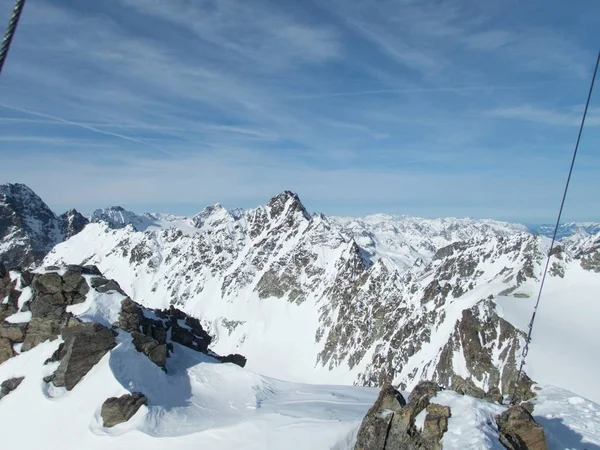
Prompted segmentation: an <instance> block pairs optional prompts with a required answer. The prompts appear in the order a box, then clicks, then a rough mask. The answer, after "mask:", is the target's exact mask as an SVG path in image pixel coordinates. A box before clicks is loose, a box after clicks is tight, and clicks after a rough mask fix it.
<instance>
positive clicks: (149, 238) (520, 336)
mask: <svg viewBox="0 0 600 450" xmlns="http://www.w3.org/2000/svg"><path fill="white" fill-rule="evenodd" d="M595 239H596V238H595V237H586V239H585V240H583V241H582V240H576V241H565V242H564V243H563V245H562V246H561V247H559V248H558V249H557V250H556V251H555V252H554V255H553V257H552V261H551V271H550V278H551V279H552V280H558V283H566V282H570V281H567V280H570V279H571V278H572V277H575V276H579V275H578V274H579V273H580V272H581V271H583V272H584V273H587V274H590V275H592V276H596V275H595V274H596V272H595V270H594V268H595V267H596V258H597V257H598V249H597V247H596V246H595V244H594V242H596V240H595ZM84 242H85V245H84V244H83V243H84ZM548 245H549V242H548V239H547V238H545V237H543V236H534V235H532V234H531V233H529V232H528V231H527V230H525V229H524V227H522V226H519V225H513V224H506V223H502V222H494V221H475V220H469V219H465V220H457V219H444V220H430V221H419V220H417V219H397V218H395V219H390V220H389V221H387V222H381V221H378V220H376V219H373V218H371V219H366V220H362V219H360V220H359V219H340V218H334V217H333V218H332V217H327V216H324V215H322V214H309V213H308V212H307V210H306V208H305V207H304V206H303V205H302V203H301V201H300V199H299V198H298V196H297V195H295V194H293V193H291V192H284V193H282V194H280V195H278V196H276V197H274V198H273V199H271V200H270V201H269V202H268V203H267V204H266V205H265V206H261V207H258V208H255V209H252V210H245V211H237V212H236V213H235V214H232V213H230V212H228V211H227V210H225V209H224V208H222V207H221V206H220V205H215V206H213V207H209V208H207V209H206V210H205V211H203V212H202V213H201V214H199V215H198V216H196V217H195V218H194V219H193V221H187V222H185V223H183V224H182V222H181V219H171V220H169V221H163V222H160V220H157V222H156V223H155V225H154V226H152V227H148V228H147V229H146V231H145V232H140V231H136V229H135V228H133V227H124V228H118V229H114V228H111V227H110V226H109V225H107V224H101V223H100V224H90V225H89V226H88V227H86V229H85V230H84V232H83V233H82V234H80V235H77V236H75V237H74V238H72V239H70V240H69V241H68V242H66V243H64V244H61V245H59V246H57V247H56V248H55V249H54V250H53V251H52V252H51V253H50V254H49V255H48V256H47V258H46V263H47V264H54V263H59V262H60V263H67V262H71V263H72V262H78V263H93V264H97V265H98V266H99V267H101V269H102V270H103V271H106V272H107V273H108V274H109V275H110V276H111V277H113V278H115V279H117V280H118V281H119V283H121V284H122V285H123V286H126V289H127V290H128V291H131V292H135V293H136V296H139V297H140V298H143V299H144V302H145V304H147V305H149V306H151V307H160V308H164V307H168V306H169V305H170V304H173V305H176V306H177V307H179V308H181V309H183V310H184V311H186V313H188V314H190V315H193V316H197V317H202V318H203V320H204V321H203V325H204V326H205V328H206V329H207V331H208V332H209V333H210V334H211V335H212V336H214V337H215V341H214V342H215V345H216V348H217V349H218V348H220V346H221V345H223V346H225V347H229V348H237V349H238V350H239V351H240V352H241V353H244V354H247V355H248V356H249V358H250V361H251V363H250V364H251V365H252V364H257V365H256V366H253V368H255V369H256V370H259V371H262V372H266V373H267V374H269V375H273V376H278V377H281V378H286V377H292V379H294V378H293V377H294V376H295V377H297V378H295V379H303V380H308V381H313V380H314V381H319V382H344V383H349V382H351V383H356V384H360V385H366V386H380V385H381V384H383V383H384V382H393V383H395V384H396V385H399V386H400V387H401V388H403V389H410V388H411V387H412V386H414V385H416V384H417V383H418V382H419V380H422V379H430V380H434V381H436V382H438V383H440V384H442V385H451V384H452V383H453V382H454V381H455V379H458V377H460V378H464V379H469V380H472V381H473V382H474V383H475V385H476V386H477V387H478V388H480V389H484V390H489V389H492V388H498V389H499V390H500V391H501V392H503V393H507V389H508V386H509V385H510V383H511V381H512V380H513V379H514V376H515V374H516V364H517V362H518V361H517V359H518V356H519V355H520V352H521V349H522V345H523V340H524V332H523V329H519V327H518V326H517V325H515V324H514V323H511V322H510V321H508V320H506V319H505V318H504V317H503V313H502V309H499V308H498V307H497V304H496V299H497V298H502V299H509V300H510V299H512V301H515V302H522V301H525V300H522V299H528V298H531V297H532V296H533V295H534V293H535V290H536V288H537V283H538V282H539V279H540V276H541V271H542V269H543V263H544V261H545V254H546V253H547V251H548ZM586 276H588V275H586ZM561 280H565V281H561ZM588 295H589V294H588ZM257 330H260V331H257ZM284 330H285V331H284ZM286 334H292V335H293V336H294V339H290V338H288V337H285V335H286ZM283 342H285V344H283ZM265 353H267V354H269V355H270V356H271V357H273V358H274V359H277V360H282V359H283V360H285V361H286V367H287V369H285V370H284V371H281V369H280V368H274V367H272V366H269V365H268V364H269V363H268V361H267V358H266V357H265V356H264V354H265ZM290 355H294V356H293V357H290ZM311 377H313V378H311Z"/></svg>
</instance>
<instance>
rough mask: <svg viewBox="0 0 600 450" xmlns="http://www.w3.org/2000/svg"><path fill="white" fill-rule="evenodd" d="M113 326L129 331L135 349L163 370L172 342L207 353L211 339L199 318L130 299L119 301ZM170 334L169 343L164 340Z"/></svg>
mask: <svg viewBox="0 0 600 450" xmlns="http://www.w3.org/2000/svg"><path fill="white" fill-rule="evenodd" d="M115 325H116V326H118V327H119V328H121V329H123V330H124V331H127V332H129V333H131V337H132V340H133V345H134V346H135V348H136V350H137V351H139V352H142V353H143V354H144V355H146V356H147V357H148V358H149V359H150V360H151V361H152V362H154V363H155V364H156V365H157V366H159V367H160V368H162V369H163V370H165V371H166V364H167V358H168V357H169V354H170V350H172V346H173V344H172V343H173V342H175V343H178V344H181V345H183V346H185V347H188V348H191V349H192V350H196V351H198V352H202V353H207V352H208V346H209V345H210V342H211V337H210V335H209V334H208V333H207V332H206V331H204V329H203V328H202V325H201V324H200V321H199V320H198V319H196V318H194V317H189V316H188V315H187V314H185V313H184V312H183V311H181V310H179V309H177V308H175V307H173V306H171V307H170V308H169V309H166V310H160V309H154V310H151V309H147V308H143V307H142V306H141V305H139V304H137V303H136V302H134V301H133V300H131V299H130V298H126V299H124V300H123V301H122V302H121V311H120V313H119V320H118V322H117V323H116V324H115ZM169 335H170V342H168V339H167V337H168V336H169ZM214 356H215V357H216V358H217V359H219V360H220V361H221V362H232V363H234V364H237V365H239V366H241V367H244V365H245V364H246V358H245V357H243V356H242V355H228V356H224V357H221V356H218V355H214Z"/></svg>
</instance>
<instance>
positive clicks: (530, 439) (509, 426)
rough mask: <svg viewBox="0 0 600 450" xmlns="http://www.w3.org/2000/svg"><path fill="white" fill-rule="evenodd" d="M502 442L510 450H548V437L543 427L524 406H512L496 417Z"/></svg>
mask: <svg viewBox="0 0 600 450" xmlns="http://www.w3.org/2000/svg"><path fill="white" fill-rule="evenodd" d="M496 423H497V424H498V432H499V434H500V442H501V443H502V445H504V446H505V447H506V448H507V449H509V450H546V449H547V448H548V447H547V444H546V436H545V434H544V429H543V428H542V426H541V425H539V424H538V423H536V421H535V420H533V417H532V416H531V414H530V413H529V411H527V410H526V409H525V408H524V407H523V406H520V405H516V406H511V407H510V408H509V409H507V410H506V411H505V412H503V413H502V414H500V415H499V416H498V417H496Z"/></svg>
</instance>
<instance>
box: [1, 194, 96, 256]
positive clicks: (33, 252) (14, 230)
mask: <svg viewBox="0 0 600 450" xmlns="http://www.w3.org/2000/svg"><path fill="white" fill-rule="evenodd" d="M87 223H88V220H87V219H86V218H85V217H83V215H81V214H80V213H79V212H77V211H76V210H75V209H72V210H69V211H67V212H65V213H64V214H61V215H60V216H57V215H55V214H54V213H53V212H52V210H50V208H49V207H48V205H46V203H44V201H43V200H42V199H41V198H40V197H39V196H38V195H37V194H36V193H35V192H33V191H32V190H31V189H30V188H29V187H27V186H26V185H24V184H2V185H0V263H3V264H4V265H6V266H8V267H13V266H21V267H29V266H35V265H36V264H39V263H40V262H41V260H42V259H43V258H44V256H46V254H47V253H48V252H49V251H50V250H51V249H52V248H53V247H54V246H55V245H56V244H58V243H59V242H62V241H64V240H65V239H68V238H70V237H71V236H74V235H75V234H77V233H78V232H80V231H81V230H82V229H83V228H84V227H85V225H87Z"/></svg>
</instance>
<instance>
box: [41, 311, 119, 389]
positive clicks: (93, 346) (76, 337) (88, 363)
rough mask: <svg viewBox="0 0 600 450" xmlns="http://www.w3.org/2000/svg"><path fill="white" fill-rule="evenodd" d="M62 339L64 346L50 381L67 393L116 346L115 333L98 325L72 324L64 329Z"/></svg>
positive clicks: (89, 323) (90, 323)
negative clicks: (63, 388)
mask: <svg viewBox="0 0 600 450" xmlns="http://www.w3.org/2000/svg"><path fill="white" fill-rule="evenodd" d="M61 335H62V338H63V339H64V341H65V345H64V347H63V349H62V350H61V356H60V365H59V366H58V369H57V370H56V372H55V373H54V377H53V379H52V381H53V383H54V385H55V386H64V387H65V388H66V389H67V390H68V391H70V390H71V389H73V388H74V387H75V385H76V384H77V383H78V382H79V381H80V380H81V379H82V378H83V377H84V376H85V375H86V374H87V373H88V372H89V371H90V369H91V368H92V367H94V365H96V363H98V361H100V360H101V359H102V357H103V356H104V355H105V354H106V353H108V351H110V350H111V349H112V348H114V347H115V346H116V345H117V342H116V339H115V336H116V333H115V332H114V331H112V330H109V329H108V328H106V327H105V326H103V325H100V324H99V323H92V322H87V323H75V324H72V325H71V326H69V327H67V328H63V330H62V332H61Z"/></svg>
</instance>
